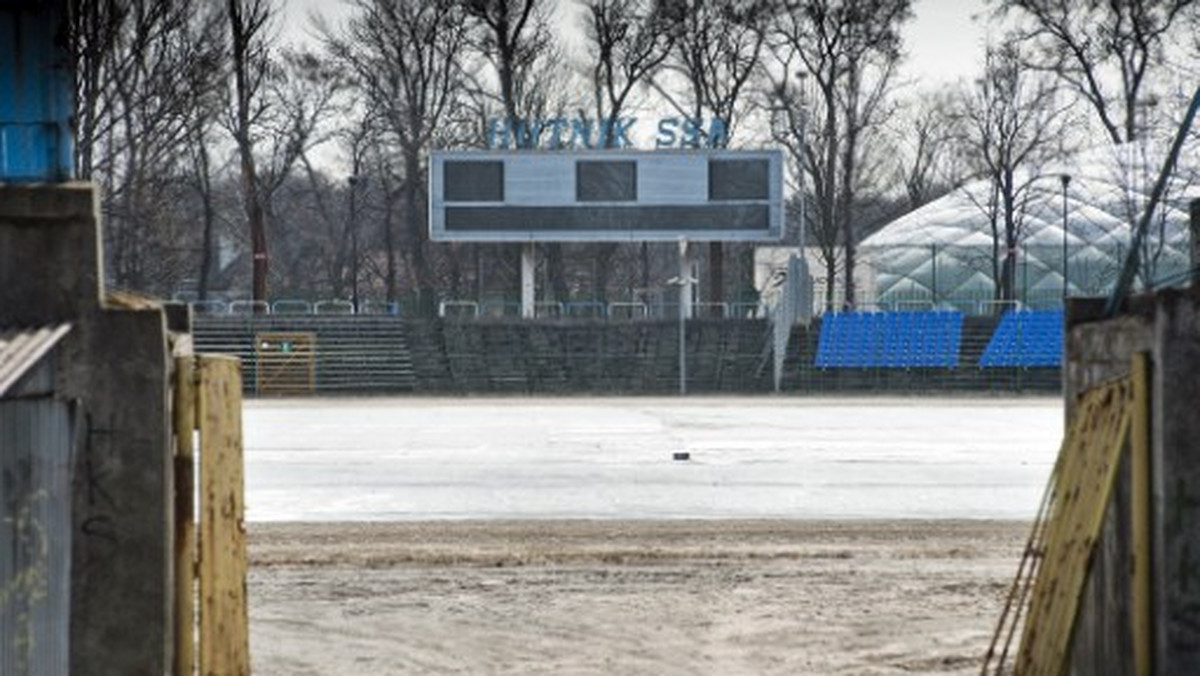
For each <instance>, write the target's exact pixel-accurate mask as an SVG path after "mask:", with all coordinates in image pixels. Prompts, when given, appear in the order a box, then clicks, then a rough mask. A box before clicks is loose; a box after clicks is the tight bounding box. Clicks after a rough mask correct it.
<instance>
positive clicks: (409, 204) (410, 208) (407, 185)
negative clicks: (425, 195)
mask: <svg viewBox="0 0 1200 676" xmlns="http://www.w3.org/2000/svg"><path fill="white" fill-rule="evenodd" d="M420 175H421V155H420V151H419V149H417V148H406V149H405V150H404V176H405V180H404V211H405V220H407V221H408V235H409V241H410V242H412V251H411V255H412V262H413V275H414V276H415V278H416V282H417V285H416V286H417V288H416V296H417V298H416V302H417V314H418V316H420V317H432V316H433V310H434V298H433V282H432V275H431V274H430V271H429V261H428V259H427V258H426V255H425V253H426V252H425V242H426V237H427V233H426V229H425V219H424V218H423V217H422V214H423V213H424V212H423V210H422V209H421V207H420V203H419V200H420V198H421V182H420V181H419V180H416V179H417V178H418V177H420Z"/></svg>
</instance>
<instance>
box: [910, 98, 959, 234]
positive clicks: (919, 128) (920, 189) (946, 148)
mask: <svg viewBox="0 0 1200 676" xmlns="http://www.w3.org/2000/svg"><path fill="white" fill-rule="evenodd" d="M954 104H955V100H954V95H953V93H952V92H948V91H945V90H942V91H932V92H922V93H920V94H918V95H917V97H916V98H915V100H913V101H911V102H910V105H909V106H908V107H907V109H906V110H903V111H900V112H901V114H900V115H898V118H899V124H898V125H897V127H896V128H895V129H894V134H895V142H896V145H898V146H900V147H903V148H905V150H906V152H903V153H899V154H898V156H897V157H896V165H895V180H896V181H897V182H899V183H901V184H903V185H904V193H905V196H906V197H907V199H908V205H907V206H908V209H909V210H910V211H911V210H913V209H918V208H920V207H922V206H924V205H926V204H928V203H929V202H932V201H933V200H935V199H937V198H938V197H941V196H942V195H945V194H946V193H948V192H950V191H951V190H953V188H954V186H955V185H958V184H959V183H960V182H962V180H963V179H964V178H965V177H966V167H965V166H963V164H962V162H961V161H959V156H958V154H957V153H956V152H955V150H956V147H955V143H954V141H955V133H954V129H953V125H954Z"/></svg>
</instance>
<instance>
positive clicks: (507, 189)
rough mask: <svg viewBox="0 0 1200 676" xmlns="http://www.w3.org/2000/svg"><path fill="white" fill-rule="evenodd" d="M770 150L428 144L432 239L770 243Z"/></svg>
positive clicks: (774, 229)
mask: <svg viewBox="0 0 1200 676" xmlns="http://www.w3.org/2000/svg"><path fill="white" fill-rule="evenodd" d="M782 163H783V158H782V153H781V152H780V151H778V150H655V151H636V150H577V151H575V150H573V151H559V152H530V151H480V150H461V151H434V152H433V153H432V154H431V157H430V166H429V198H430V199H429V212H430V218H429V231H430V239H432V240H434V241H460V242H536V241H543V242H613V241H622V242H625V241H677V240H681V239H686V240H690V241H761V242H766V241H778V240H779V239H780V238H781V237H782V234H783V167H782Z"/></svg>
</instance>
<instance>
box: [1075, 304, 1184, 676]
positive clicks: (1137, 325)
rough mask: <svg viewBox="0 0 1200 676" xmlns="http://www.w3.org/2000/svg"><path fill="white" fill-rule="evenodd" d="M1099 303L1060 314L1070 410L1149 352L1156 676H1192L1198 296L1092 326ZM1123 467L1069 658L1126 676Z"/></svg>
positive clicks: (1131, 307)
mask: <svg viewBox="0 0 1200 676" xmlns="http://www.w3.org/2000/svg"><path fill="white" fill-rule="evenodd" d="M1099 307H1100V305H1098V304H1097V303H1092V302H1076V303H1073V304H1072V305H1071V306H1070V307H1069V308H1068V319H1067V322H1068V333H1067V342H1066V350H1067V357H1068V359H1069V362H1070V363H1069V365H1068V368H1067V370H1066V371H1065V372H1064V392H1065V394H1066V397H1067V402H1068V406H1070V405H1071V404H1072V403H1073V400H1074V397H1075V395H1077V394H1078V393H1080V392H1082V391H1083V390H1085V389H1087V388H1089V387H1092V386H1094V385H1098V384H1100V383H1102V382H1105V381H1107V380H1111V379H1113V378H1118V377H1122V376H1125V375H1128V373H1129V371H1130V362H1131V359H1132V357H1133V355H1134V354H1135V353H1137V352H1148V353H1150V355H1151V360H1152V365H1153V370H1152V373H1153V375H1152V379H1153V383H1152V387H1151V451H1152V458H1151V475H1152V482H1153V490H1152V500H1153V505H1152V520H1153V523H1152V526H1151V533H1152V535H1151V537H1152V547H1153V554H1152V556H1153V566H1152V568H1153V575H1152V577H1153V579H1154V583H1153V586H1154V590H1153V594H1154V609H1153V615H1154V622H1153V623H1154V640H1155V646H1154V665H1155V669H1154V673H1156V674H1165V675H1171V676H1174V675H1178V676H1184V675H1191V674H1197V673H1200V455H1198V454H1197V452H1196V451H1197V449H1200V415H1198V414H1197V413H1198V410H1200V409H1197V402H1200V294H1198V293H1197V292H1196V290H1195V287H1193V290H1191V291H1179V290H1168V291H1164V292H1161V293H1159V294H1157V295H1155V296H1153V297H1144V298H1139V299H1133V300H1131V301H1130V302H1129V303H1128V304H1127V307H1126V309H1125V312H1124V313H1123V314H1121V315H1120V316H1118V317H1116V318H1114V319H1109V320H1099V319H1096V317H1097V316H1098V314H1099V312H1098V308H1099ZM1128 464H1129V463H1128V459H1126V460H1125V461H1123V463H1122V466H1121V470H1120V474H1119V475H1118V479H1117V486H1116V489H1115V492H1114V494H1113V499H1112V501H1111V502H1110V504H1109V506H1108V510H1107V512H1106V514H1105V522H1104V527H1103V530H1102V532H1101V537H1100V540H1099V542H1098V543H1097V549H1096V554H1095V558H1094V560H1093V563H1092V568H1091V570H1090V577H1089V580H1088V583H1087V587H1086V588H1085V590H1084V597H1083V604H1082V606H1081V609H1080V616H1079V621H1078V625H1077V627H1076V634H1075V643H1074V648H1073V654H1072V673H1073V674H1080V675H1083V674H1097V673H1109V674H1127V673H1133V665H1132V662H1131V656H1132V652H1133V651H1132V643H1131V631H1132V622H1133V620H1132V616H1131V614H1130V603H1129V601H1130V595H1131V587H1130V570H1131V563H1130V562H1131V561H1132V554H1131V550H1130V545H1129V543H1130V519H1129V515H1130V476H1129V468H1128Z"/></svg>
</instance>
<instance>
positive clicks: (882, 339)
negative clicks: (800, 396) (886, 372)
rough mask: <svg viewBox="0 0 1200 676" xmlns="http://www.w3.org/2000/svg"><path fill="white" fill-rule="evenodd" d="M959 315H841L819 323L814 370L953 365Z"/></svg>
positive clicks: (959, 338) (959, 336)
mask: <svg viewBox="0 0 1200 676" xmlns="http://www.w3.org/2000/svg"><path fill="white" fill-rule="evenodd" d="M962 323H963V316H962V313H961V312H958V311H893V312H844V313H836V314H827V315H825V316H824V317H823V318H822V320H821V333H820V335H819V336H818V338H817V354H816V357H815V359H814V365H815V366H817V367H819V368H836V367H843V368H846V367H849V368H914V367H943V368H947V367H949V368H953V367H956V366H958V359H959V350H960V347H961V345H962Z"/></svg>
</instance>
